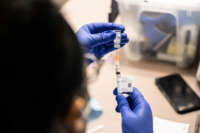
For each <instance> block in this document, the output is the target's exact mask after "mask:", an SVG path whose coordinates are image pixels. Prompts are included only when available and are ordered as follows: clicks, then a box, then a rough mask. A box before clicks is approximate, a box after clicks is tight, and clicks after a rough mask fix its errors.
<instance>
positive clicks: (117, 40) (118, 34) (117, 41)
mask: <svg viewBox="0 0 200 133" xmlns="http://www.w3.org/2000/svg"><path fill="white" fill-rule="evenodd" d="M115 32H116V38H115V40H114V48H117V49H119V48H120V42H121V31H120V30H115Z"/></svg>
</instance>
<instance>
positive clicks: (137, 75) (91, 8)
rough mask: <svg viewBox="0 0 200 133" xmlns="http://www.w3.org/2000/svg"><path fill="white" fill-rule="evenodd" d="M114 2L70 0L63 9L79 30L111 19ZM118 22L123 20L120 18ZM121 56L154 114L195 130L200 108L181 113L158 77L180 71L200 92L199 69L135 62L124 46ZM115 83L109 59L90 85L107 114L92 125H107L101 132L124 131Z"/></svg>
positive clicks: (128, 72) (122, 65)
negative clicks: (109, 14) (117, 111)
mask: <svg viewBox="0 0 200 133" xmlns="http://www.w3.org/2000/svg"><path fill="white" fill-rule="evenodd" d="M110 3H111V1H110V0H70V1H69V2H67V3H66V4H65V5H64V6H63V8H62V9H61V12H62V13H63V15H64V17H65V18H66V19H67V20H68V21H69V22H70V24H71V26H72V27H73V29H74V31H77V29H79V28H80V26H81V25H83V24H87V23H91V22H107V13H108V12H109V11H110V9H109V7H110ZM117 22H119V23H120V19H119V20H117ZM120 56H121V57H120V63H121V72H122V74H123V75H129V76H131V78H132V79H133V84H134V86H136V87H137V88H139V90H140V91H141V92H142V94H143V95H144V97H145V98H146V99H147V101H148V102H149V104H150V105H151V108H152V111H153V115H154V116H157V117H160V118H164V119H168V120H173V121H177V122H184V123H188V124H190V129H189V133H193V132H194V124H195V120H196V115H197V114H200V111H195V112H191V113H187V114H184V115H180V114H177V113H176V112H175V111H174V109H173V108H172V107H171V105H170V104H169V103H168V102H167V100H166V99H165V97H164V96H163V95H162V94H161V93H160V91H159V90H158V88H157V86H156V85H155V78H157V77H161V76H165V75H168V74H171V73H180V74H181V75H182V76H183V78H184V79H185V80H186V82H188V84H189V85H190V86H191V87H192V88H193V90H194V91H195V92H196V93H197V94H198V95H199V96H200V89H199V88H198V85H197V82H196V79H195V69H192V70H191V69H190V70H183V69H179V68H177V67H176V66H175V65H174V64H168V63H163V62H162V63H161V62H152V61H147V60H143V61H139V62H131V61H129V60H128V59H127V58H126V56H125V54H124V50H123V49H121V51H120ZM115 86H116V85H115V73H114V65H113V64H111V63H105V64H104V65H103V67H102V69H101V72H100V74H99V77H98V79H97V80H96V81H95V82H94V83H92V84H90V85H89V90H90V94H91V95H92V96H93V97H95V98H96V99H97V101H98V102H99V103H100V105H101V106H102V108H103V115H102V116H101V117H100V118H99V119H98V120H96V121H94V122H92V123H90V124H89V126H88V127H89V128H92V127H96V126H98V125H104V128H103V130H102V131H101V133H110V132H114V133H121V117H120V114H118V113H116V112H115V106H116V101H115V97H114V96H113V94H112V91H113V89H114V88H115Z"/></svg>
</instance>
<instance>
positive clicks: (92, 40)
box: [76, 23, 129, 58]
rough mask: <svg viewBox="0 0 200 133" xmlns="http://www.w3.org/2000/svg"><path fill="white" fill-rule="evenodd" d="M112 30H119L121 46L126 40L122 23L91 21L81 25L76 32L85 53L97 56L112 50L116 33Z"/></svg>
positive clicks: (99, 56)
mask: <svg viewBox="0 0 200 133" xmlns="http://www.w3.org/2000/svg"><path fill="white" fill-rule="evenodd" d="M112 30H121V32H122V34H121V47H122V46H124V45H125V44H126V43H127V42H128V41H129V39H128V37H127V34H126V33H123V32H124V30H125V28H124V26H123V25H119V24H114V23H91V24H86V25H84V26H82V27H81V28H80V29H79V30H78V32H77V33H76V35H77V38H78V40H79V42H80V43H81V45H82V48H83V49H84V51H85V53H92V54H93V55H95V56H96V57H97V58H101V57H103V56H104V55H105V54H107V53H109V52H111V51H113V50H114V49H115V48H114V42H113V40H114V39H115V37H116V33H115V32H114V31H112Z"/></svg>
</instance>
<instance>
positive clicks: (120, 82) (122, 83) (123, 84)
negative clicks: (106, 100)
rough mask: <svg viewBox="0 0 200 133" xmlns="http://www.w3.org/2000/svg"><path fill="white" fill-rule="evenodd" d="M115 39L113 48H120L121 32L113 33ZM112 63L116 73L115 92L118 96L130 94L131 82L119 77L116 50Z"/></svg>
mask: <svg viewBox="0 0 200 133" xmlns="http://www.w3.org/2000/svg"><path fill="white" fill-rule="evenodd" d="M115 32H116V38H115V40H114V47H115V48H116V49H119V48H120V42H121V31H115ZM114 63H115V72H116V82H117V91H118V93H119V94H123V93H128V92H132V91H133V88H132V80H131V78H129V77H124V76H123V77H121V72H120V63H119V50H116V52H115V55H114Z"/></svg>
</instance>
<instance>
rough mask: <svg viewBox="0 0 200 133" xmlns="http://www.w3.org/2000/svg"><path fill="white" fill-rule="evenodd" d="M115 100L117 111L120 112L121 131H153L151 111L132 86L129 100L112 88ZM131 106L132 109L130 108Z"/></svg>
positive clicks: (126, 132)
mask: <svg viewBox="0 0 200 133" xmlns="http://www.w3.org/2000/svg"><path fill="white" fill-rule="evenodd" d="M114 94H115V95H116V100H117V103H118V105H117V108H116V111H117V112H121V116H122V131H123V133H153V120H152V112H151V108H150V106H149V104H148V103H147V101H146V100H145V99H144V96H143V95H142V94H141V93H140V92H139V91H138V89H136V88H134V90H133V93H131V94H130V95H129V97H128V99H130V100H131V101H130V102H128V100H127V98H126V97H124V96H123V95H121V94H119V95H118V94H117V89H115V90H114ZM130 106H132V109H131V108H130Z"/></svg>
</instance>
